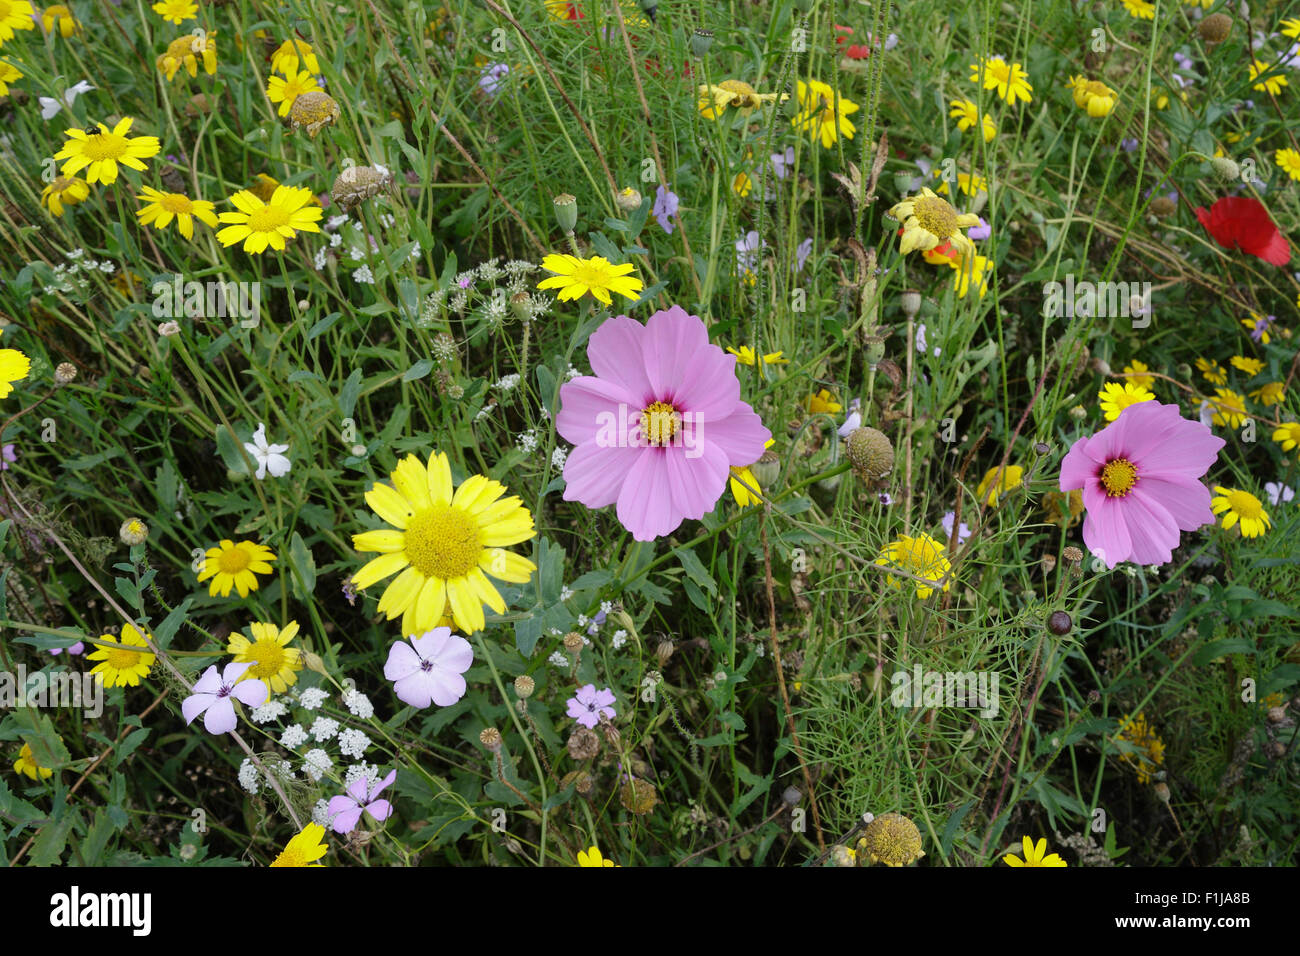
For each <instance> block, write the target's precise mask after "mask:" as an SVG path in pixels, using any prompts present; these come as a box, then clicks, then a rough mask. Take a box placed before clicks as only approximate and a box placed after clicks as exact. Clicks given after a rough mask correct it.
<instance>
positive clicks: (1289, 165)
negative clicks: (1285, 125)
mask: <svg viewBox="0 0 1300 956" xmlns="http://www.w3.org/2000/svg"><path fill="white" fill-rule="evenodd" d="M1273 160H1274V162H1276V163H1277V165H1278V168H1279V169H1281V170H1282V171H1283V172H1284V173H1286V174H1287V175H1288V176H1290V177H1291V178H1292V179H1294V180H1295V181H1296V182H1300V153H1298V152H1296V151H1295V150H1294V149H1279V150H1278V151H1277V152H1275V153H1274V154H1273Z"/></svg>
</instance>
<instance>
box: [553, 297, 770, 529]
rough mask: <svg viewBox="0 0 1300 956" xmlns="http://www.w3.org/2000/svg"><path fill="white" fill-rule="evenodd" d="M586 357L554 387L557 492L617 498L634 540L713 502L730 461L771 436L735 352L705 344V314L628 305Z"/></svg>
mask: <svg viewBox="0 0 1300 956" xmlns="http://www.w3.org/2000/svg"><path fill="white" fill-rule="evenodd" d="M587 358H588V359H589V360H590V361H591V368H592V371H594V372H595V373H596V374H595V375H594V376H593V375H583V376H579V377H578V378H575V379H573V380H571V381H569V382H566V383H565V384H564V385H563V386H562V387H561V388H560V406H561V407H560V411H559V414H557V415H556V416H555V428H556V431H558V432H559V433H560V435H561V436H562V437H563V438H564V439H565V441H568V442H571V443H572V444H573V445H574V446H575V447H574V449H573V450H572V451H571V452H569V457H568V460H567V461H566V462H565V465H564V480H565V482H566V485H567V486H566V488H565V489H564V500H565V501H580V502H582V503H583V504H584V505H586V506H587V507H588V508H603V507H605V506H606V505H611V504H617V514H618V520H619V521H620V522H622V524H623V526H624V527H625V528H627V529H628V530H629V531H631V532H632V537H634V538H635V539H636V540H638V541H652V540H654V539H655V538H656V537H659V536H661V535H666V534H670V533H671V532H672V531H674V530H675V529H676V528H677V526H678V525H680V524H681V523H682V521H684V520H685V519H687V518H690V519H698V518H702V517H704V515H705V514H706V513H708V512H709V511H712V510H713V507H714V506H715V505H716V504H717V503H718V499H719V498H720V497H722V493H723V491H724V490H725V489H726V486H727V477H728V475H729V474H730V473H731V469H732V468H733V467H736V468H744V467H746V466H748V465H751V464H753V463H754V462H756V461H758V459H759V458H760V457H762V455H763V450H764V449H765V448H766V446H767V445H766V443H767V441H768V439H770V438H771V437H772V433H771V432H769V431H768V430H767V429H766V428H765V427H764V426H763V422H762V421H761V420H760V419H759V417H758V415H756V414H755V413H754V410H753V409H752V408H750V407H749V405H748V404H747V403H745V402H743V401H741V400H740V381H739V379H737V378H736V357H735V356H734V355H731V354H729V353H727V352H724V351H723V350H722V349H720V348H719V347H718V346H716V345H711V344H710V343H709V334H708V332H707V331H706V329H705V327H704V322H703V321H701V320H700V319H699V318H698V317H697V316H694V315H690V314H688V313H687V312H686V310H685V309H683V308H681V307H680V306H676V305H675V306H673V307H672V308H671V309H667V310H663V311H659V312H656V313H654V315H652V316H650V318H649V319H648V320H647V321H646V324H645V325H642V324H641V323H640V322H637V321H636V320H635V319H630V318H628V317H627V316H625V315H620V316H618V317H617V318H612V319H609V320H607V321H606V322H605V323H603V324H602V325H601V327H600V328H598V329H597V330H596V331H595V333H593V334H592V336H591V341H590V342H589V343H588V345H587Z"/></svg>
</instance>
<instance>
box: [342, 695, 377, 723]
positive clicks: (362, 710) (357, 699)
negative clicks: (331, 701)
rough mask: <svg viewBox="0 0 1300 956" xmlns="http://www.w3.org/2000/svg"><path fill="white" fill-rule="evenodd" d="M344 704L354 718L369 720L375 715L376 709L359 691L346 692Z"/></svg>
mask: <svg viewBox="0 0 1300 956" xmlns="http://www.w3.org/2000/svg"><path fill="white" fill-rule="evenodd" d="M343 704H344V706H345V707H347V709H348V710H349V711H351V712H352V715H353V716H354V717H360V718H361V719H362V720H369V719H370V718H371V717H373V716H374V715H375V707H374V705H373V704H372V703H370V698H369V697H367V696H366V695H365V694H363V693H361V691H359V690H355V689H354V690H346V691H344V692H343Z"/></svg>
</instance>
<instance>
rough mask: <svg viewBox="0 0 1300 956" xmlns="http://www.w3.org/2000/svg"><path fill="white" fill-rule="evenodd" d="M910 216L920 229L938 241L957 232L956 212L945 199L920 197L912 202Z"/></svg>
mask: <svg viewBox="0 0 1300 956" xmlns="http://www.w3.org/2000/svg"><path fill="white" fill-rule="evenodd" d="M912 215H914V216H916V220H917V222H919V223H920V224H921V228H922V229H924V230H925V231H926V232H928V233H930V235H932V236H935V237H936V238H938V239H939V240H940V241H943V240H944V239H949V238H951V237H952V236H953V235H954V234H955V233H956V232H957V210H955V209H953V208H952V206H951V205H950V204H949V203H948V201H947V200H946V199H940V198H939V197H938V196H921V197H919V198H917V199H915V200H913V201H912Z"/></svg>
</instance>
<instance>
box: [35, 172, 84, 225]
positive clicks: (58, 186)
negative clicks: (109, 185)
mask: <svg viewBox="0 0 1300 956" xmlns="http://www.w3.org/2000/svg"><path fill="white" fill-rule="evenodd" d="M89 196H90V187H89V186H88V185H86V182H85V180H83V179H78V178H77V177H76V176H56V177H55V178H54V181H53V182H51V183H50V184H49V185H47V186H46V187H45V188H44V189H42V190H41V205H42V206H44V207H45V208H46V209H48V210H49V211H50V214H51V215H53V216H62V215H63V209H64V207H65V206H75V205H77V203H79V202H84V201H85V200H86V199H87V198H89Z"/></svg>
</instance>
